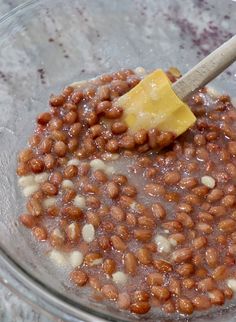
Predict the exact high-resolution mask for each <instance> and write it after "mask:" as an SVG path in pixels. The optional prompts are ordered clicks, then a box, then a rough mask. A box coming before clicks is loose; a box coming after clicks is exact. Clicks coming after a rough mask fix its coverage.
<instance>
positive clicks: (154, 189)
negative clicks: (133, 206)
mask: <svg viewBox="0 0 236 322" xmlns="http://www.w3.org/2000/svg"><path fill="white" fill-rule="evenodd" d="M144 191H145V192H146V193H147V194H149V195H150V196H153V197H157V196H162V195H164V193H165V188H164V187H163V186H162V185H160V184H154V183H150V184H147V185H146V186H145V187H144Z"/></svg>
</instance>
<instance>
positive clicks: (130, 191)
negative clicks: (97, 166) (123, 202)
mask: <svg viewBox="0 0 236 322" xmlns="http://www.w3.org/2000/svg"><path fill="white" fill-rule="evenodd" d="M122 193H123V194H124V195H126V196H129V197H134V196H136V194H137V189H136V188H135V186H132V185H125V186H123V188H122Z"/></svg>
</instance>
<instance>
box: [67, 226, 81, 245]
mask: <svg viewBox="0 0 236 322" xmlns="http://www.w3.org/2000/svg"><path fill="white" fill-rule="evenodd" d="M66 235H67V238H68V239H69V240H70V241H72V242H73V241H77V240H78V239H79V237H80V227H79V224H78V223H76V222H72V223H71V224H69V225H68V226H67V228H66Z"/></svg>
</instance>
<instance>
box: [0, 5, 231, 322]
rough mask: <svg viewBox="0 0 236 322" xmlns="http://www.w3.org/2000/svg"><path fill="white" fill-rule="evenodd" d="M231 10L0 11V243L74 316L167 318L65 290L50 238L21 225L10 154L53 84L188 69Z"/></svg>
mask: <svg viewBox="0 0 236 322" xmlns="http://www.w3.org/2000/svg"><path fill="white" fill-rule="evenodd" d="M235 10H236V3H235V2H233V1H230V0H225V1H224V2H222V0H215V1H212V0H208V1H207V0H194V1H188V2H187V1H181V0H176V1H171V0H166V1H155V0H153V1H152V0H145V1H144V0H114V1H110V0H89V1H87V0H79V1H78V0H70V1H63V0H57V1H54V0H47V1H44V0H39V1H32V2H31V3H29V4H27V5H25V6H22V7H21V8H19V9H17V10H16V11H15V12H14V13H13V14H12V15H9V16H8V17H5V18H4V19H2V21H1V23H0V48H1V51H0V97H1V100H0V110H1V117H0V147H1V152H0V179H1V187H0V198H1V203H0V213H1V219H0V236H1V240H0V246H1V249H2V251H3V252H4V254H5V255H7V256H8V257H9V261H11V262H12V263H13V262H14V263H15V264H16V265H17V272H16V274H22V273H23V271H22V270H24V272H25V273H26V274H27V276H28V278H29V279H30V280H31V281H32V278H34V280H33V284H37V285H40V286H41V287H42V290H43V291H42V292H44V295H45V296H46V295H47V294H51V295H52V296H53V297H54V299H57V300H58V301H59V302H58V303H59V304H58V305H59V306H61V305H63V304H62V302H61V301H63V303H64V304H65V305H66V304H67V308H65V310H67V311H68V312H71V314H73V315H75V316H77V317H81V316H82V315H81V310H82V311H85V312H90V313H91V314H96V315H98V316H100V317H104V318H107V319H108V318H109V319H110V320H111V321H112V320H121V321H133V320H142V321H144V320H147V321H156V318H157V317H160V319H163V320H165V317H162V318H161V314H160V313H158V312H156V313H151V314H150V315H147V317H145V319H144V318H143V317H141V318H137V317H134V316H132V315H127V313H120V312H119V313H117V311H116V309H115V308H114V307H113V306H112V305H110V304H109V303H99V302H96V301H92V300H88V297H87V294H86V291H84V290H80V291H79V292H78V291H76V290H75V289H73V288H72V289H69V288H68V286H69V282H68V280H67V277H66V275H67V272H62V271H60V269H58V268H56V267H55V266H54V265H52V263H51V262H50V261H49V259H48V257H47V256H45V254H44V253H45V252H46V251H47V247H46V246H43V247H40V248H39V247H38V245H37V243H35V241H34V240H33V238H32V236H31V234H30V233H29V231H27V230H26V229H24V228H23V227H22V226H21V225H19V224H18V220H17V218H18V215H19V213H21V212H22V211H24V199H23V198H22V196H21V193H20V190H19V188H18V185H17V178H16V175H15V168H16V155H17V152H18V151H19V150H20V149H21V148H22V147H24V146H25V145H26V142H27V138H28V136H29V134H30V133H31V132H32V130H33V127H34V123H33V120H34V119H35V117H36V115H37V114H38V113H39V112H42V111H44V110H47V109H48V103H47V102H48V98H49V96H50V94H51V93H56V92H58V91H59V90H60V89H61V88H63V87H64V86H65V85H67V84H69V83H71V82H74V81H77V80H82V79H89V78H90V77H95V76H96V75H99V74H102V73H106V72H110V71H116V70H119V69H121V68H135V67H137V66H143V67H145V68H146V69H150V70H151V69H153V68H155V67H162V68H168V67H170V66H177V67H178V68H179V69H181V70H182V71H183V72H185V71H187V70H188V69H189V68H190V67H191V66H193V65H194V64H195V63H197V62H198V61H199V60H200V59H201V58H202V57H204V56H205V55H206V54H207V53H209V52H210V51H211V50H212V49H214V48H215V47H217V46H218V45H220V44H221V43H222V42H223V41H225V40H226V39H228V38H229V37H230V36H231V35H232V32H233V31H234V30H235V29H236V20H235V19H234V17H233V12H235ZM235 85H236V66H235V65H234V66H231V67H230V68H229V69H228V70H227V71H226V72H224V73H223V74H222V75H221V76H220V77H219V78H218V79H217V80H216V81H215V82H214V86H216V87H217V88H218V89H219V90H221V91H222V92H226V93H230V94H231V95H235ZM231 315H232V314H231ZM196 318H197V317H196ZM84 319H85V317H84ZM86 319H88V321H89V320H90V318H89V317H86ZM199 319H200V318H199ZM201 319H202V320H205V321H207V320H208V317H202V318H201ZM220 319H221V318H220V317H219V321H220ZM86 321H87V320H86ZM91 321H94V320H93V318H91Z"/></svg>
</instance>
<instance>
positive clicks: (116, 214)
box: [110, 206, 125, 221]
mask: <svg viewBox="0 0 236 322" xmlns="http://www.w3.org/2000/svg"><path fill="white" fill-rule="evenodd" d="M110 212H111V216H112V217H113V218H114V219H115V220H117V221H123V220H125V213H124V211H123V210H122V209H121V208H120V207H117V206H112V207H111V210H110Z"/></svg>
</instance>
